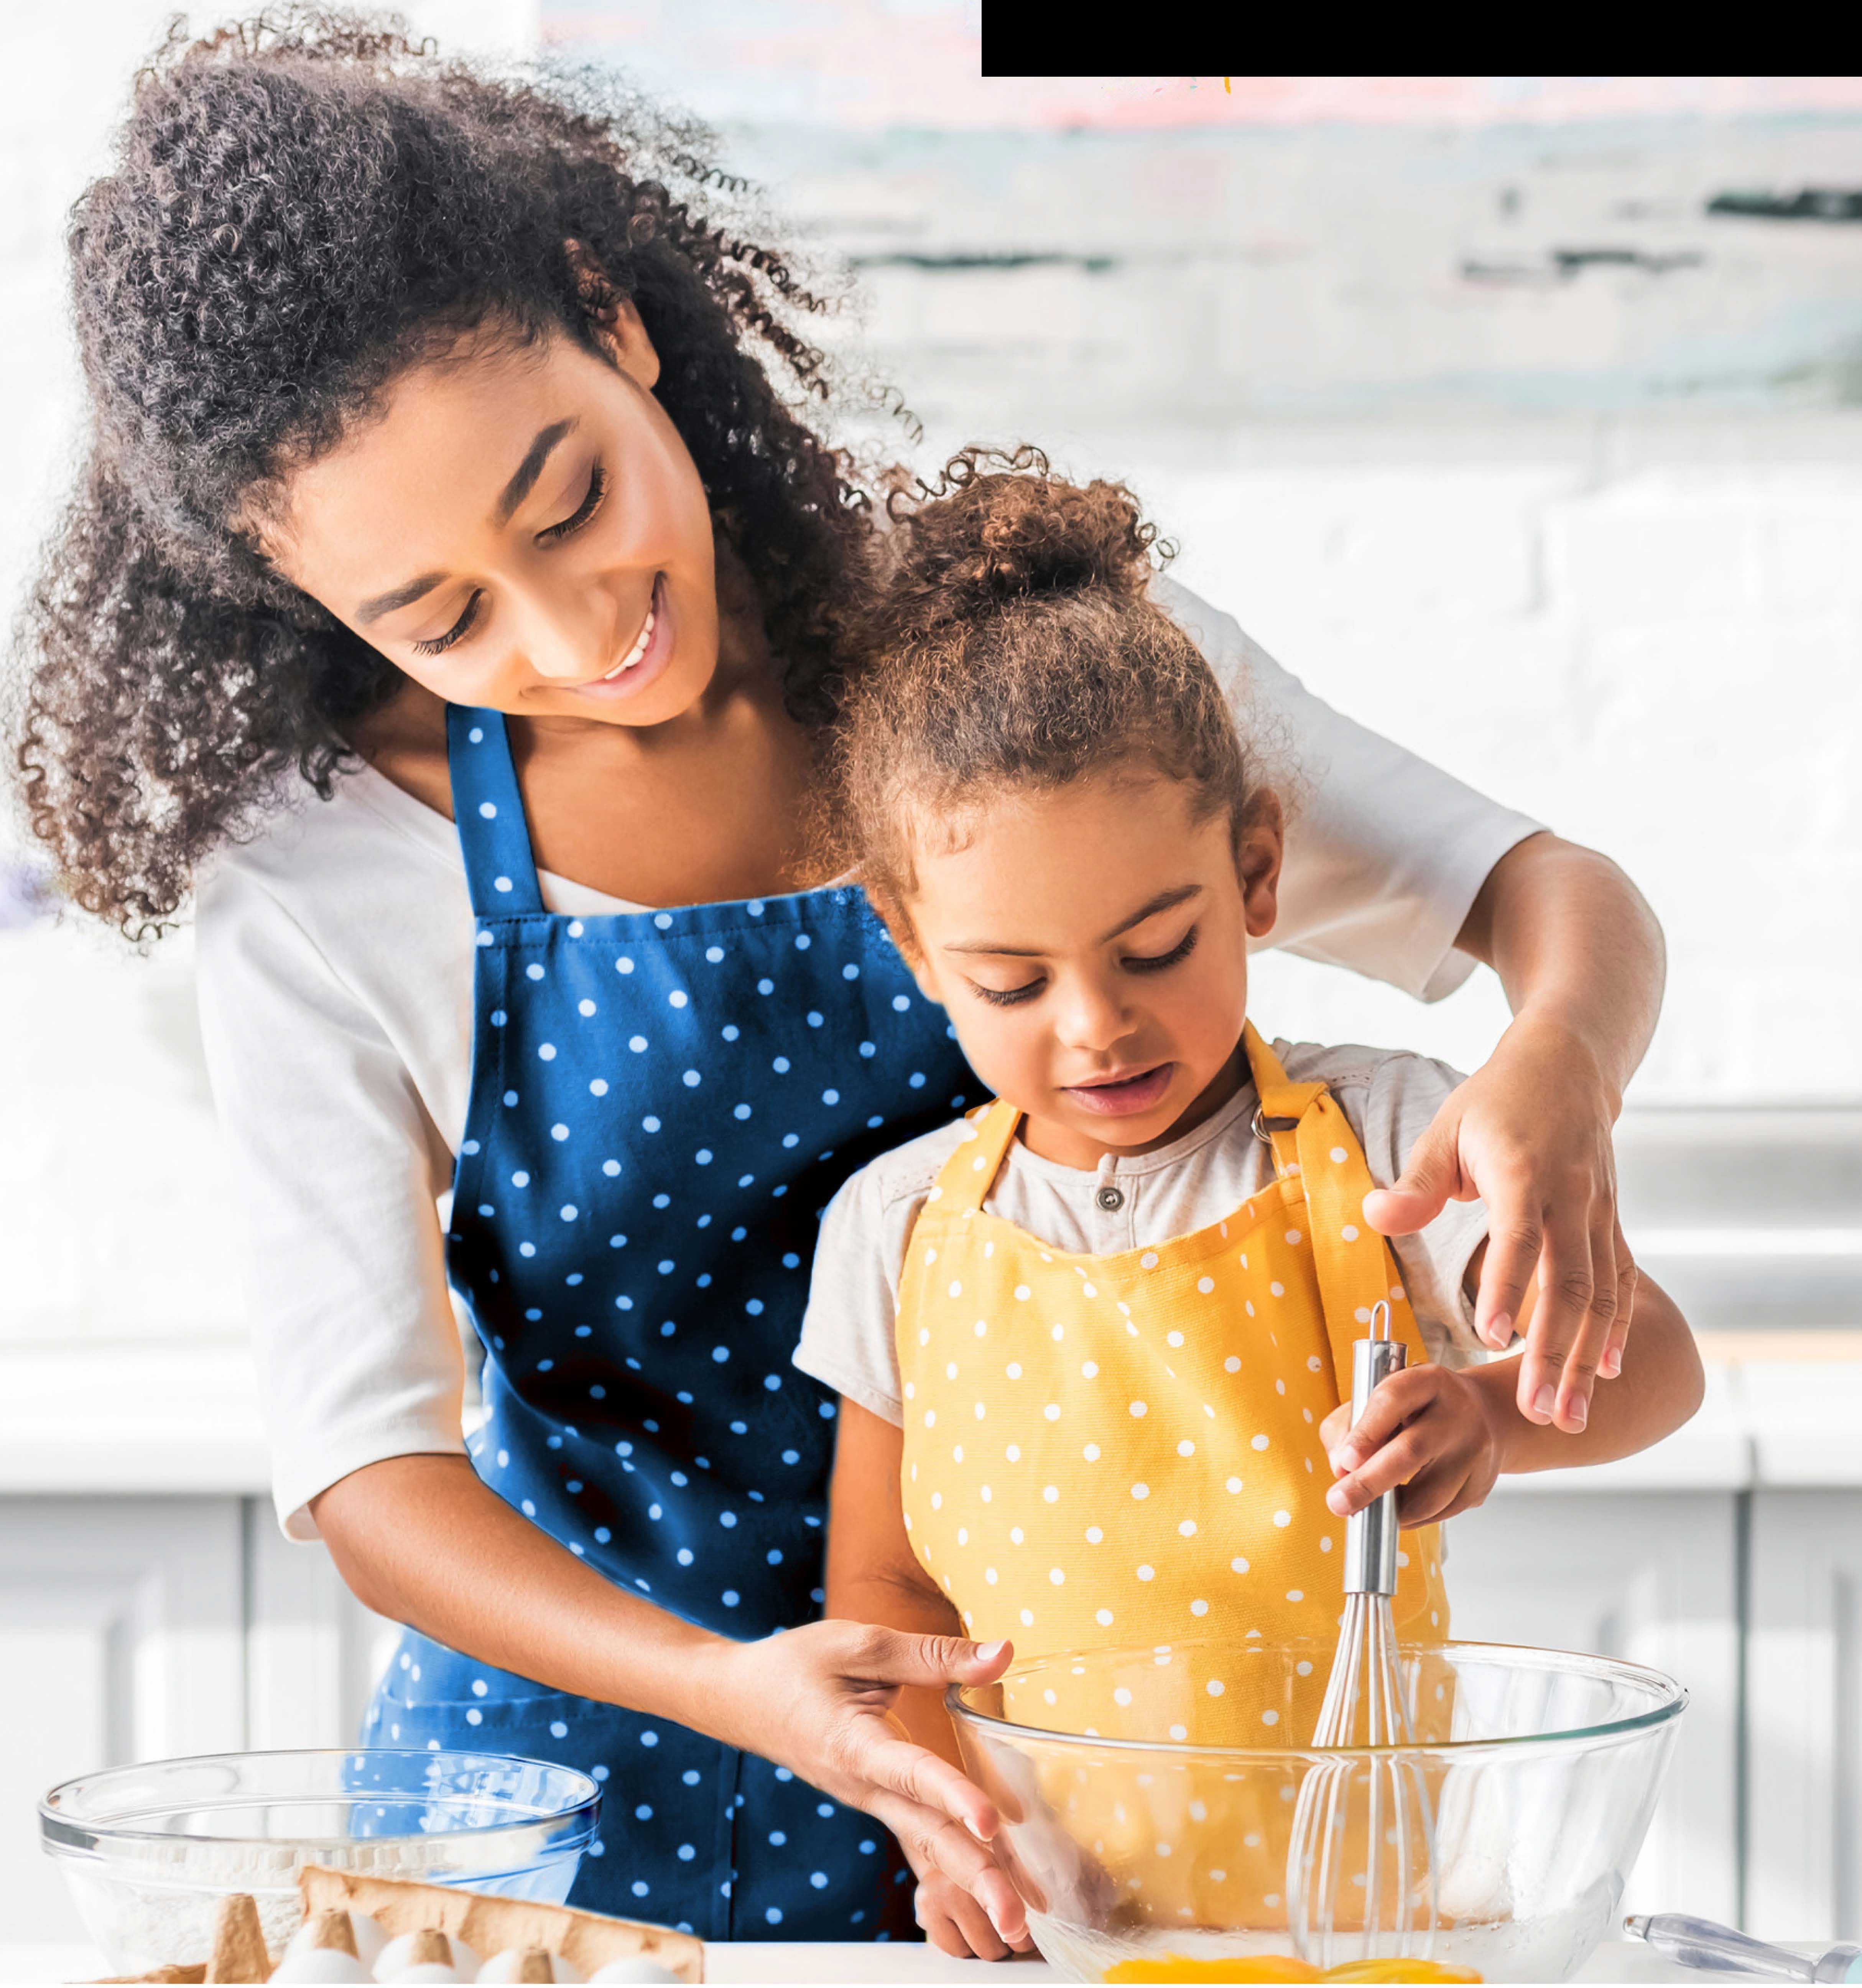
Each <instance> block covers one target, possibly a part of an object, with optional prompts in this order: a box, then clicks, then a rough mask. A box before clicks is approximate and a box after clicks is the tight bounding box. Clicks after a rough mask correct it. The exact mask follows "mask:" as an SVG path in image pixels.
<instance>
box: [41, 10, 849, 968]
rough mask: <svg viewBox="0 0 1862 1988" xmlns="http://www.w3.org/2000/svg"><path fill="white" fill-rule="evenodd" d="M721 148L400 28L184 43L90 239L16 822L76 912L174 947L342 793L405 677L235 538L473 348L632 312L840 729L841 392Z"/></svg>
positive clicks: (783, 265)
mask: <svg viewBox="0 0 1862 1988" xmlns="http://www.w3.org/2000/svg"><path fill="white" fill-rule="evenodd" d="M709 143H710V140H709V138H708V134H706V133H705V132H704V131H703V130H701V129H700V128H699V127H695V126H691V125H686V124H681V123H678V122H676V121H674V120H671V119H669V118H667V117H665V116H664V115H663V114H662V113H658V112H656V111H654V110H652V109H651V108H650V107H649V106H646V105H644V104H642V103H640V102H638V101H637V100H632V99H630V98H628V97H627V96H625V95H624V94H621V93H619V92H618V91H617V88H616V86H614V85H613V83H607V84H605V85H604V84H603V83H601V82H600V79H597V78H596V77H595V76H593V75H585V76H582V77H580V78H579V79H558V80H556V81H553V82H551V83H547V84H542V83H536V82H531V81H522V80H514V79H508V78H505V77H501V76H494V75H492V74H490V73H485V72H483V71H481V70H478V69H474V68H472V67H471V66H463V65H460V64H456V63H442V62H441V61H440V60H439V59H438V58H437V57H436V56H434V53H433V52H432V50H431V45H430V44H416V43H414V42H412V41H411V40H410V39H408V38H407V35H405V33H404V32H403V31H402V29H401V28H400V25H399V23H398V22H392V21H390V22H369V21H367V20H364V19H357V18H354V17H351V16H348V15H336V14H325V13H321V12H303V11H292V12H289V13H286V14H284V15H277V16H271V17H267V18H265V19H259V20H257V21H253V22H248V23H247V24H245V25H242V26H239V27H234V28H228V29H223V30H221V32H218V33H216V34H213V35H208V36H207V37H206V38H205V39H200V40H195V41H192V42H190V41H188V39H185V37H184V35H182V33H181V30H180V29H178V28H177V29H176V30H174V32H172V33H171V35H170V36H169V38H168V40H167V43H166V44H165V45H164V47H163V48H162V49H161V50H160V51H159V52H158V53H157V56H155V58H154V60H153V62H152V63H150V66H148V67H147V68H146V69H144V71H143V72H142V73H140V76H138V78H137V83H136V87H135V91H134V95H133V100H132V103H131V105H130V111H129V115H128V117H127V120H126V122H125V123H124V125H123V129H122V131H121V133H120V137H119V140H118V144H117V157H116V163H115V166H114V168H113V171H110V173H108V174H106V175H105V176H104V177H102V178H100V179H99V180H98V181H96V182H95V183H94V184H93V185H92V186H91V187H90V188H89V189H88V190H87V191H86V193H85V194H83V198H81V199H80V200H79V202H78V204H77V205H76V208H75V210H74V211H73V216H72V220H71V225H70V232H69V249H70V259H71V271H72V277H71V280H72V294H73V305H74V307H75V313H76V326H77V334H78V345H79V353H80V356H81V358H82V361H83V370H84V375H85V379H86V383H87V385H88V388H89V394H90V413H91V429H90V441H89V447H88V451H87V455H86V460H85V462H84V464H83V468H82V471H81V472H80V475H79V481H78V484H77V487H76V492H75V494H74V495H73V498H72V499H71V501H70V502H69V506H68V508H67V509H66V512H65V513H64V515H63V518H62V519H61V521H60V522H59V524H58V526H56V529H55V531H54V532H53V534H52V538H51V539H50V542H49V545H48V546H47V547H46V551H45V553H44V556H43V558H42V564H41V566H40V570H39V576H38V578H37V580H36V582H35V585H34V587H33V589H32V593H31V594H30V596H29V600H28V602H27V605H26V609H25V617H24V620H23V623H22V630H21V637H22V651H23V656H24V659H25V664H26V681H25V687H24V695H23V702H22V708H21V709H20V711H19V714H18V715H17V718H16V719H15V749H16V754H17V759H18V763H19V768H20V770H21V773H22V776H23V787H24V793H25V803H26V806H27V810H28V812H29V816H30V819H31V822H32V828H33V830H34V831H35V833H36V834H37V835H38V836H39V837H40V838H41V839H42V840H43V841H44V842H45V843H46V844H48V845H49V847H50V849H51V850H52V853H53V854H54V857H55V859H56V863H57V865H58V867H59V871H61V872H62V883H63V888H64V889H65V890H66V892H68V894H69V895H70V896H71V897H72V898H74V899H75V900H76V902H77V903H78V904H80V905H82V906H83V908H85V909H86V910H87V911H93V912H96V913H97V914H99V915H101V916H103V917H104V918H107V919H109V920H110V921H113V923H115V924H117V925H119V926H120V927H121V928H123V930H124V931H126V932H127V933H129V934H130V935H131V936H133V937H139V936H141V935H144V934H147V933H150V932H153V931H160V930H161V929H162V928H164V926H165V925H167V923H168V922H170V921H172V920H173V918H174V915H175V914H176V913H177V911H179V910H180V909H181V906H182V905H183V904H184V902H185V901H186V899H187V898H188V893H189V891H190V888H191V882H192V879H193V877H194V872H195V870H196V867H197V866H198V864H200V863H201V860H202V859H203V858H204V857H207V856H208V855H209V854H211V852H212V851H213V850H215V848H216V847H219V846H221V845H222V844H225V843H227V842H228V841H231V840H237V839H238V838H239V837H242V835H245V834H249V833H252V832H254V830H255V827H256V825H257V823H259V820H261V819H262V816H263V815H264V814H265V812H266V811H267V810H268V809H269V807H271V806H275V805H276V804H277V803H278V800H279V793H280V789H281V786H288V785H289V784H290V783H289V779H286V778H285V777H283V776H289V774H291V773H293V772H295V773H297V774H299V775H301V776H302V779H304V780H306V781H307V782H308V783H309V785H310V786H312V787H313V789H315V790H316V792H317V793H318V794H319V795H320V796H323V797H324V798H326V799H327V798H328V796H329V793H330V791H331V789H332V786H333V782H334V780H335V778H336V775H337V774H338V773H339V772H340V770H341V769H343V766H345V764H346V763H353V761H352V759H351V756H350V753H349V751H348V749H347V747H346V745H345V742H344V736H343V732H344V727H345V726H346V725H348V724H350V722H353V720H354V719H356V718H357V717H358V716H360V715H361V714H363V713H364V712H367V711H369V710H370V709H371V708H373V707H374V706H376V705H379V704H380V703H381V702H384V700H385V699H386V698H387V697H388V696H389V695H390V694H391V693H392V691H394V689H395V688H396V687H397V685H399V684H400V682H402V681H404V678H401V676H400V674H399V672H398V671H396V670H395V669H394V667H393V666H392V665H391V664H389V663H388V662H387V661H386V660H385V659H384V658H383V657H381V656H380V654H377V652H376V651H374V650H373V649H372V648H371V647H369V646H368V645H367V644H366V643H364V642H363V641H361V640H360V638H359V637H357V636H356V635H354V634H351V633H350V631H348V630H346V629H345V628H344V627H342V626H341V625H340V624H338V623H337V622H336V620H334V618H333V617H332V616H330V615H329V614H327V613H326V612H325V611H324V610H323V609H322V608H321V607H319V606H318V604H317V603H316V602H314V601H313V600H310V599H309V597H307V596H306V595H305V594H303V593H301V592H299V590H297V589H296V588H295V587H292V586H291V585H290V584H289V582H287V581H286V580H283V579H282V577H281V576H279V575H278V574H277V573H275V572H273V571H272V570H271V568H270V567H269V566H268V565H267V564H266V563H265V561H264V560H262V557H261V556H259V551H258V549H257V547H256V546H255V543H253V541H252V539H251V537H250V536H249V535H248V534H244V533H242V529H240V523H241V521H242V520H245V519H250V518H252V516H255V515H262V513H263V510H264V507H265V503H266V501H267V499H268V497H269V498H271V499H275V497H276V495H277V494H278V491H279V486H280V484H281V482H282V478H284V477H285V476H286V475H288V473H289V471H290V470H291V469H292V468H293V467H294V466H296V465H299V464H301V463H302V462H306V461H308V460H310V459H312V458H314V457H315V456H316V455H317V454H318V453H319V452H320V451H323V450H325V449H327V448H329V446H331V445H332V444H333V443H334V442H335V441H336V440H337V439H338V438H339V437H340V435H341V434H343V431H344V430H345V428H346V424H349V423H350V422H352V421H354V420H355V419H356V418H357V417H358V416H359V415H360V414H364V413H366V412H367V410H368V409H369V407H370V405H371V404H373V402H374V401H376V400H377V397H378V396H379V395H380V394H381V393H382V391H383V390H384V387H387V385H388V384H389V383H390V381H391V380H393V379H394V377H396V376H397V374H400V372H401V371H402V370H404V369H405V368H406V367H407V366H409V365H410V364H411V363H416V362H417V361H418V360H420V359H421V358H422V357H426V356H429V355H431V354H432V353H434V352H436V351H438V350H443V349H444V348H445V347H449V346H451V344H453V343H455V341H456V340H458V337H459V336H461V333H466V332H469V331H471V330H475V329H480V328H482V329H484V330H487V331H491V332H495V333H497V334H498V336H507V337H512V338H515V339H516V340H520V341H528V340H535V339H537V338H539V337H542V336H546V335H548V334H549V333H553V332H558V331H563V332H566V333H569V335H571V336H575V337H576V338H578V339H580V340H582V341H583V343H585V344H586V345H588V346H590V349H595V347H594V341H593V331H592V329H591V313H598V312H599V310H600V307H601V306H602V304H603V302H604V301H605V302H607V303H611V302H612V300H613V295H614V294H615V293H618V294H620V295H622V296H626V297H627V298H630V299H632V301H633V303H634V305H635V306H636V307H637V309H638V310H639V313H640V317H641V319H642V320H643V321H644V323H645V325H646V327H647V331H648V333H649V334H650V335H651V337H652V339H653V341H654V345H655V346H656V347H657V350H658V351H659V353H660V357H661V367H662V370H661V377H660V382H659V385H658V387H657V394H658V397H659V399H660V401H661V404H662V405H663V406H664V407H665V409H666V411H667V414H668V415H669V416H670V417H671V419H672V421H673V422H674V424H675V425H676V426H677V428H678V431H679V432H680V434H681V435H682V436H683V438H684V441H685V443H686V445H687V447H688V448H689V449H690V450H691V454H692V456H693V458H694V461H695V462H696V463H697V465H698V472H699V475H700V476H701V478H702V479H703V481H704V484H705V489H706V491H707V492H708V495H709V498H710V501H711V509H712V514H713V519H714V522H715V529H717V531H718V533H719V534H720V536H721V537H722V538H723V539H725V540H726V541H727V542H728V543H729V544H730V545H731V546H732V547H733V548H734V549H735V551H736V552H737V553H738V555H739V556H740V557H741V558H742V561H743V563H744V564H745V567H746V568H747V569H748V570H749V573H750V576H751V577H752V581H753V582H754V583H755V587H756V589H757V591H758V594H759V599H760V601H761V603H762V608H763V611H764V614H765V620H766V624H767V627H768V630H769V635H770V637H771V641H772V646H773V647H774V651H775V652H776V654H777V655H778V656H779V657H780V658H782V670H783V688H784V691H785V694H786V698H787V701H788V703H789V707H790V708H791V710H792V712H794V714H795V715H796V716H797V717H798V718H800V719H802V720H803V721H804V722H814V723H819V722H822V721H823V720H825V719H826V718H828V717H829V716H830V715H832V712H833V708H834V705H835V702H836V694H837V689H838V685H839V683H840V678H841V676H842V673H843V669H844V668H845V664H846V659H847V657H848V655H849V654H850V653H851V650H850V637H849V634H848V631H847V625H846V610H847V604H848V603H850V602H851V601H853V600H856V599H857V597H858V595H859V593H860V588H859V586H858V584H857V579H858V575H859V573H860V572H861V571H863V570H864V567H865V565H866V562H867V556H868V550H869V547H870V543H871V539H872V525H871V519H870V513H869V511H868V509H867V498H866V494H865V492H864V491H863V489H861V488H860V485H859V483H858V482H857V478H856V476H855V474H854V472H853V469H852V468H851V467H850V465H849V463H848V462H847V459H846V458H844V457H843V456H841V455H838V454H836V452H835V451H833V450H832V449H831V448H830V447H829V446H828V445H826V443H824V442H823V441H821V440H820V439H819V438H817V436H816V435H815V434H813V432H811V431H810V429H809V428H808V427H807V426H806V424H804V423H803V421H802V420H800V419H799V418H798V417H797V415H796V414H795V413H794V412H793V411H792V407H791V405H790V404H789V403H792V402H796V401H799V400H800V399H802V398H803V397H809V396H813V397H818V398H822V399H825V398H826V397H827V395H828V392H829V387H830V375H829V369H828V367H827V364H826V360H824V358H823V355H822V353H820V352H819V350H816V349H815V347H813V346H812V345H811V344H810V343H809V342H808V340H806V337H804V336H803V335H802V333H801V332H800V331H799V330H798V329H797V328H796V327H797V326H798V325H799V324H801V323H804V322H805V318H806V313H809V312H813V311H818V310H820V309H823V308H825V306H824V305H823V303H822V301H821V299H819V297H818V296H816V295H814V294H813V293H811V292H809V290H808V289H806V287H805V286H803V283H802V282H801V281H800V280H799V279H798V277H797V276H796V275H795V274H794V273H793V272H792V269H791V268H790V266H789V264H788V263H787V262H786V261H785V260H784V259H783V258H782V255H779V254H777V253H776V252H774V251H772V250H771V249H766V248H762V247H759V246H757V245H754V244H752V243H751V242H746V241H744V240H742V239H739V238H738V236H737V235H736V234H735V232H734V231H733V229H732V228H731V227H730V226H729V225H728V224H726V223H725V222H724V221H721V220H720V219H719V218H718V216H717V215H716V214H715V212H708V211H707V209H708V207H710V208H715V205H716V201H715V198H713V196H714V195H717V196H720V197H728V195H729V194H730V193H731V192H732V186H733V183H732V182H731V181H729V180H728V177H727V176H725V175H723V174H719V173H718V171H717V170H716V168H715V166H714V165H713V164H712V163H711V161H710V160H709V158H708V157H707V147H708V144H709ZM676 188H683V189H684V191H683V192H680V191H675V189H676ZM572 242H573V243H576V244H579V245H580V249H579V250H578V251H577V252H576V259H575V260H574V261H573V262H572V258H571V254H570V252H569V249H568V248H567V246H566V245H568V244H570V243H572ZM591 268H592V269H594V270H596V271H598V272H600V275H599V276H598V278H597V279H596V280H595V282H594V283H593V291H594V292H597V294H593V295H591V293H590V292H591V285H590V273H589V272H590V269H591ZM578 271H580V275H579V274H578ZM604 285H605V286H610V287H608V288H607V289H604V288H603V286H604ZM766 368H773V370H774V371H775V373H776V376H777V377H778V378H779V380H781V381H782V391H781V392H780V393H779V391H778V389H777V386H776V384H775V382H774V381H772V377H771V374H770V371H769V370H765V369H766Z"/></svg>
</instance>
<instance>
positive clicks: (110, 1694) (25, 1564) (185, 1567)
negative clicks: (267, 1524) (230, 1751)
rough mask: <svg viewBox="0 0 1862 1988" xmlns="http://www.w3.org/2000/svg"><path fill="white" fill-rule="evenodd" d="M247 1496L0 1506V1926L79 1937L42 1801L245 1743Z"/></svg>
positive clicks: (28, 1933)
mask: <svg viewBox="0 0 1862 1988" xmlns="http://www.w3.org/2000/svg"><path fill="white" fill-rule="evenodd" d="M243 1558H244V1551H243V1540H242V1523H241V1513H240V1501H239V1500H238V1499H236V1498H162V1497H145V1498H6V1499H0V1920H3V1921H4V1922H5V1925H6V1928H7V1935H8V1938H9V1939H72V1938H76V1937H78V1936H79V1927H78V1922H77V1920H76V1915H75V1914H74V1913H73V1912H72V1911H71V1909H70V1907H69V1905H68V1904H67V1902H66V1898H65V1895H64V1891H63V1886H62V1885H59V1884H58V1883H57V1882H56V1881H48V1878H49V1869H48V1867H47V1866H46V1863H45V1861H44V1859H43V1858H42V1855H41V1854H40V1851H39V1842H38V1827H39V1818H38V1814H37V1804H38V1801H39V1797H40V1796H41V1795H42V1794H44V1792H45V1791H46V1789H47V1788H48V1787H51V1786H52V1784H53V1783H55V1782H56V1781H59V1780H64V1779H66V1778H67V1777H69V1776H71V1775H73V1774H77V1773H85V1772H86V1771H88V1770H90V1769H92V1768H96V1767H107V1766H113V1765H115V1764H116V1763H118V1762H120V1761H127V1760H137V1759H147V1758H152V1757H161V1756H165V1755H171V1754H177V1753H217V1752H219V1751H221V1750H224V1749H226V1748H230V1747H237V1746H240V1745H242V1743H243V1742H244V1739H245V1653H244V1644H245V1595H244V1575H243Z"/></svg>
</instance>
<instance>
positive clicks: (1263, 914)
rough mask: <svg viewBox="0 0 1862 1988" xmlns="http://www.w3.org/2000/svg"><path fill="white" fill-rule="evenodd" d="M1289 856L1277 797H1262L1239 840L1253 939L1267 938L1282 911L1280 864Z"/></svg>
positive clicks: (1238, 864)
mask: <svg viewBox="0 0 1862 1988" xmlns="http://www.w3.org/2000/svg"><path fill="white" fill-rule="evenodd" d="M1285 855H1286V821H1285V819H1284V817H1283V816H1282V813H1281V811H1280V800H1279V796H1278V795H1277V794H1272V793H1263V794H1259V795H1256V796H1255V798H1254V799H1253V800H1252V801H1251V802H1250V803H1249V809H1248V816H1247V820H1246V821H1245V823H1244V824H1243V826H1242V831H1241V833H1240V835H1239V837H1238V838H1237V839H1236V842H1235V874H1236V875H1237V877H1239V878H1240V880H1241V886H1242V911H1243V915H1244V917H1245V920H1246V922H1247V926H1248V935H1249V938H1266V936H1267V935H1268V934H1269V932H1270V931H1272V930H1273V928H1274V920H1275V919H1276V918H1277V917H1278V916H1279V911H1280V864H1281V861H1282V858H1283V857H1285Z"/></svg>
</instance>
